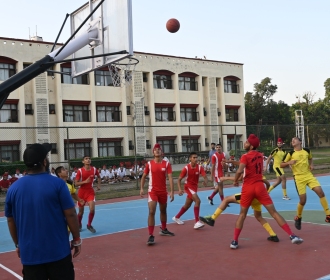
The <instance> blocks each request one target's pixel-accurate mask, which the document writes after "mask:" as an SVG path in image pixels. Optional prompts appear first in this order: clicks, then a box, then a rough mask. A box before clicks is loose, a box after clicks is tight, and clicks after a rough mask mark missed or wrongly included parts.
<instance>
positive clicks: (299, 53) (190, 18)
mask: <svg viewBox="0 0 330 280" xmlns="http://www.w3.org/2000/svg"><path fill="white" fill-rule="evenodd" d="M86 2H87V0H69V1H68V0H56V1H54V0H52V1H50V0H32V1H31V0H10V1H6V3H3V5H2V8H1V17H0V37H9V38H20V39H28V38H29V28H30V34H31V36H32V35H35V33H36V26H37V29H38V35H39V36H41V37H43V39H44V40H45V41H51V42H53V41H54V40H55V38H56V36H57V34H58V31H59V30H60V27H61V25H62V22H63V20H64V18H65V15H66V14H67V13H71V12H73V11H74V10H75V9H76V8H78V7H80V6H81V5H83V4H84V3H86ZM329 11H330V1H329V0H313V1H311V0H267V1H265V0H230V1H228V0H226V1H225V0H203V1H200V0H199V1H197V0H175V1H174V0H166V1H157V0H133V29H134V30H133V32H134V50H135V51H140V52H151V53H158V54H166V55H174V56H184V57H192V58H194V57H195V56H198V57H203V56H204V55H205V56H206V57H207V59H211V60H220V61H229V62H239V63H243V64H244V92H246V91H252V90H253V84H254V83H257V82H260V81H261V80H262V79H263V78H265V77H270V78H272V83H274V84H276V85H277V86H278V93H276V95H275V98H274V99H275V100H276V101H278V100H283V101H284V102H286V103H288V104H291V103H293V102H295V101H296V96H297V95H302V94H303V93H304V92H306V91H311V92H312V93H316V94H317V95H316V98H323V96H324V86H323V83H324V81H325V80H326V79H327V78H329V77H330V64H329V50H330V34H329V26H330V25H329V21H330V18H329ZM169 18H177V19H178V20H179V21H180V23H181V29H180V30H179V31H178V32H177V33H175V34H171V33H169V32H167V31H166V29H165V24H166V21H167V20H168V19H169ZM69 36H70V33H69V21H68V22H67V26H66V28H65V30H64V32H63V34H62V36H61V37H60V40H59V42H65V41H66V39H68V38H69ZM0 55H1V54H0Z"/></svg>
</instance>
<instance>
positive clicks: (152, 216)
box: [147, 193, 157, 245]
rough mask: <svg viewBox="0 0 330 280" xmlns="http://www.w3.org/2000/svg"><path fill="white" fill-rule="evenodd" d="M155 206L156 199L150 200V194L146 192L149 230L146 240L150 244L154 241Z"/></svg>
mask: <svg viewBox="0 0 330 280" xmlns="http://www.w3.org/2000/svg"><path fill="white" fill-rule="evenodd" d="M156 207H157V201H156V200H152V196H150V193H148V209H149V214H148V231H149V238H148V241H147V245H152V244H154V243H155V237H154V229H155V214H156Z"/></svg>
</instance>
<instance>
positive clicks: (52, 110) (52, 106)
mask: <svg viewBox="0 0 330 280" xmlns="http://www.w3.org/2000/svg"><path fill="white" fill-rule="evenodd" d="M48 107H49V114H51V115H53V114H56V111H55V104H49V106H48Z"/></svg>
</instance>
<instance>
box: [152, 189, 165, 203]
mask: <svg viewBox="0 0 330 280" xmlns="http://www.w3.org/2000/svg"><path fill="white" fill-rule="evenodd" d="M151 201H157V202H158V203H160V204H166V203H167V192H156V191H150V192H148V202H151Z"/></svg>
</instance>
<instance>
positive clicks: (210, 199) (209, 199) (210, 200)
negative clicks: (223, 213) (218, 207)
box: [207, 196, 214, 205]
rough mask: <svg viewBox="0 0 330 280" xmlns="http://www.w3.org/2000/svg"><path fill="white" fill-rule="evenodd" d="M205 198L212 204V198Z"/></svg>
mask: <svg viewBox="0 0 330 280" xmlns="http://www.w3.org/2000/svg"><path fill="white" fill-rule="evenodd" d="M207 200H208V201H209V203H210V204H211V205H214V204H213V198H210V197H209V196H208V197H207Z"/></svg>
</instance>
